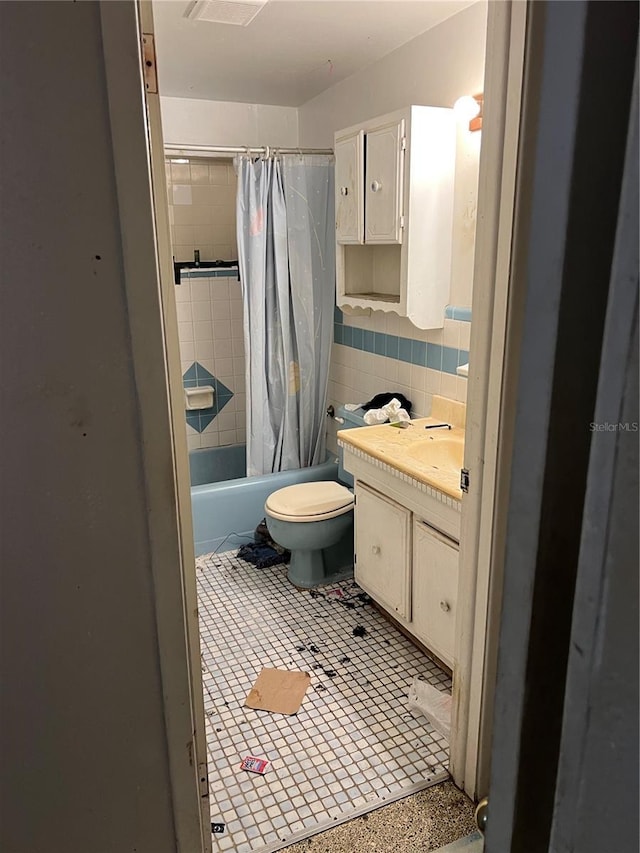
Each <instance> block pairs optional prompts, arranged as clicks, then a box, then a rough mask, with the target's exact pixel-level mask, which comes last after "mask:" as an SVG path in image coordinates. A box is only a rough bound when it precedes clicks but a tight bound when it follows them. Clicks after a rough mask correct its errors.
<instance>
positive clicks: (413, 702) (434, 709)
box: [407, 675, 451, 740]
mask: <svg viewBox="0 0 640 853" xmlns="http://www.w3.org/2000/svg"><path fill="white" fill-rule="evenodd" d="M407 703H408V705H409V710H410V711H411V713H412V714H413V715H414V716H418V715H420V714H422V715H424V716H425V717H426V718H427V720H429V722H430V723H431V725H432V726H433V727H434V729H435V730H436V731H438V732H440V734H441V735H444V737H446V739H447V740H449V736H450V734H451V694H450V693H443V691H442V690H438V689H437V688H436V687H432V686H431V684H428V683H427V682H426V681H423V680H422V679H421V678H419V677H418V676H417V675H416V676H415V678H414V679H413V682H412V684H411V687H410V688H409V695H408V696H407Z"/></svg>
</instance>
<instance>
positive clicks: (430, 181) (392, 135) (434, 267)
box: [335, 106, 456, 329]
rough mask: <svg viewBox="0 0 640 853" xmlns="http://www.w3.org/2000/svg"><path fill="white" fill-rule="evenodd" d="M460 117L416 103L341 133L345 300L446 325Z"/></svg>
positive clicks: (424, 325)
mask: <svg viewBox="0 0 640 853" xmlns="http://www.w3.org/2000/svg"><path fill="white" fill-rule="evenodd" d="M455 139H456V133H455V120H454V116H453V110H450V109H447V108H444V107H423V106H412V107H408V108H407V109H405V110H400V111H398V112H396V113H391V114H389V115H385V116H381V117H379V118H376V119H372V120H370V121H367V122H363V123H362V124H360V125H358V126H355V127H350V128H346V129H345V130H342V131H338V133H336V134H335V158H336V166H335V181H336V282H337V284H336V286H337V294H336V298H337V304H338V306H339V307H340V308H342V309H343V310H344V311H345V312H346V313H349V312H350V311H360V312H361V311H362V310H363V309H371V310H382V311H394V312H396V313H397V314H399V315H400V316H403V317H408V318H409V319H410V320H411V322H412V323H413V324H414V325H415V326H417V327H418V328H421V329H432V328H441V327H442V326H443V323H444V308H445V306H446V304H447V302H448V299H449V285H450V278H451V240H452V221H453V220H452V217H453V184H454V172H455Z"/></svg>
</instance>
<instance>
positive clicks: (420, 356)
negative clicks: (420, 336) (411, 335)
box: [411, 341, 427, 367]
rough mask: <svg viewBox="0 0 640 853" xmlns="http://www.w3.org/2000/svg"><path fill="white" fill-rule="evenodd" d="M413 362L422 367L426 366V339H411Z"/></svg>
mask: <svg viewBox="0 0 640 853" xmlns="http://www.w3.org/2000/svg"><path fill="white" fill-rule="evenodd" d="M411 364H418V365H420V367H426V364H427V344H426V342H425V341H411Z"/></svg>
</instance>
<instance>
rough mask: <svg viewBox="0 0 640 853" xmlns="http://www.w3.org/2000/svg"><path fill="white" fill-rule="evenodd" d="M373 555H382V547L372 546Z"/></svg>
mask: <svg viewBox="0 0 640 853" xmlns="http://www.w3.org/2000/svg"><path fill="white" fill-rule="evenodd" d="M371 553H372V554H379V553H380V546H379V545H372V546H371Z"/></svg>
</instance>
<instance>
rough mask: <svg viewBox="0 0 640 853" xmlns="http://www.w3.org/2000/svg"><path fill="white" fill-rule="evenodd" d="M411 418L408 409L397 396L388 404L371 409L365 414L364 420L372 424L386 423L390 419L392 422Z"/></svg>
mask: <svg viewBox="0 0 640 853" xmlns="http://www.w3.org/2000/svg"><path fill="white" fill-rule="evenodd" d="M408 420H410V418H409V415H408V414H407V412H406V410H405V409H403V408H402V406H401V404H400V401H399V400H397V399H396V398H395V397H394V398H393V399H392V400H390V401H389V402H388V403H387V404H386V406H382V408H380V409H369V411H368V412H366V413H365V415H364V422H365V424H367V425H368V426H371V425H372V424H384V423H386V422H387V421H389V422H390V423H392V424H396V423H399V422H400V421H408Z"/></svg>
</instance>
